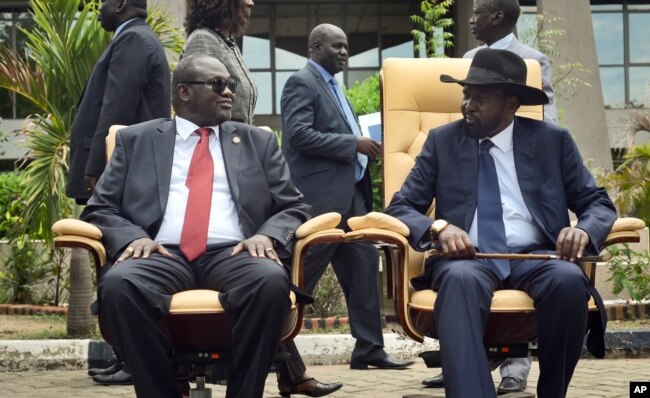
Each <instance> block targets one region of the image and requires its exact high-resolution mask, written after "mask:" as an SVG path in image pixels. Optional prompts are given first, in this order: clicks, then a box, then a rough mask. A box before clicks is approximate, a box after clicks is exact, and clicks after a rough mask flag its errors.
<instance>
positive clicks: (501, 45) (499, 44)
mask: <svg viewBox="0 0 650 398" xmlns="http://www.w3.org/2000/svg"><path fill="white" fill-rule="evenodd" d="M514 37H515V35H514V33H510V34H509V35H508V36H506V37H504V38H502V39H499V40H497V41H495V42H494V43H492V45H491V46H488V47H490V48H493V49H496V50H505V49H506V48H508V47H509V46H510V44H511V43H512V39H514Z"/></svg>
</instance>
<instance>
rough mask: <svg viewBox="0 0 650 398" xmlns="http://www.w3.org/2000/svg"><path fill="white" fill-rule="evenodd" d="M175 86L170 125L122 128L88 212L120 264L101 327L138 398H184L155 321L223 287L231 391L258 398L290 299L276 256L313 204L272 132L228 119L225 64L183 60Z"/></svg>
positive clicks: (108, 284)
mask: <svg viewBox="0 0 650 398" xmlns="http://www.w3.org/2000/svg"><path fill="white" fill-rule="evenodd" d="M172 85H173V87H174V92H173V99H172V101H173V105H174V110H175V111H176V117H175V119H156V120H152V121H149V122H145V123H141V124H137V125H134V126H131V127H128V128H125V129H122V130H120V133H119V134H118V136H117V139H116V146H115V152H114V154H113V156H112V158H111V160H110V162H109V163H108V165H107V167H106V170H105V172H104V173H103V174H102V176H101V178H100V179H99V182H98V184H97V186H96V187H95V192H94V194H93V196H92V197H91V198H90V200H89V201H88V205H87V206H86V209H85V210H84V212H83V214H82V219H83V220H85V221H88V222H90V223H92V224H94V225H96V226H97V227H99V229H100V230H101V231H102V233H103V237H102V241H103V243H104V246H105V247H106V253H107V256H108V258H109V260H110V261H111V262H112V263H113V264H112V268H110V269H109V270H108V272H106V274H105V275H104V276H103V278H102V280H101V283H100V285H99V288H98V301H99V304H100V311H101V318H100V322H101V326H102V330H103V331H104V332H105V334H106V336H107V338H108V340H110V342H111V343H113V345H114V347H115V349H116V350H117V352H118V353H119V354H120V355H121V356H122V357H123V358H124V360H125V361H126V363H127V364H128V365H129V367H130V369H131V371H132V374H133V382H134V384H135V391H136V394H137V395H138V397H160V398H167V397H169V398H171V397H174V398H177V397H178V396H179V395H180V394H179V391H178V389H177V384H176V377H175V374H174V370H173V367H172V362H171V358H170V357H169V353H170V351H171V349H170V347H169V343H168V338H166V335H165V332H164V330H163V329H162V327H161V326H160V323H159V320H160V319H161V318H163V317H164V316H165V314H166V313H167V311H168V309H169V304H170V301H171V296H172V295H173V294H175V293H177V292H180V291H184V290H189V289H196V288H202V289H213V290H218V291H220V292H221V294H220V300H221V302H222V303H223V306H224V307H225V308H227V310H228V311H230V312H231V313H232V314H233V319H234V320H235V321H234V329H233V335H236V336H238V338H237V340H236V341H235V342H234V343H233V344H234V346H233V361H234V363H233V367H232V374H231V375H230V377H229V380H228V389H227V394H226V396H227V397H261V396H262V392H263V390H264V381H265V379H266V376H267V374H268V371H269V368H270V366H271V362H272V360H273V358H274V355H275V353H276V350H277V346H278V343H279V342H280V338H281V333H282V327H283V324H284V321H285V319H286V316H287V315H288V313H289V309H290V304H291V303H290V301H289V289H290V283H289V277H288V273H287V272H286V271H285V269H284V268H283V267H282V265H281V263H280V258H285V257H288V256H290V254H291V251H292V248H293V242H294V240H293V236H294V232H295V230H296V228H297V227H298V226H299V225H300V224H301V223H303V222H304V221H306V220H307V219H308V217H309V211H310V207H309V205H307V204H306V203H305V202H304V201H303V198H302V195H301V194H300V192H299V191H298V190H297V189H296V188H295V186H294V185H293V183H292V182H291V179H290V175H289V168H288V167H287V165H286V163H285V161H284V159H283V157H282V153H281V152H280V149H279V148H278V144H277V140H276V138H275V136H274V135H273V134H269V133H268V132H266V131H264V130H261V129H258V128H255V127H253V126H250V125H246V124H242V123H235V122H228V120H229V119H230V116H231V111H232V104H233V101H234V98H235V94H234V92H235V89H236V84H235V83H234V82H233V81H232V80H231V79H230V75H229V74H228V72H227V70H226V67H225V66H224V65H223V64H222V63H221V62H219V61H218V60H216V59H214V58H210V57H207V56H188V57H185V58H183V59H182V60H181V61H180V62H179V63H178V65H177V67H176V69H175V70H174V74H173V80H172ZM206 187H207V189H206ZM251 192H254V193H255V194H254V195H250V193H251ZM246 193H249V194H248V195H247V194H246Z"/></svg>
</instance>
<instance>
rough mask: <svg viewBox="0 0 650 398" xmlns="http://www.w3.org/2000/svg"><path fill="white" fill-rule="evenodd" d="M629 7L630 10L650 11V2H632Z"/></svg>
mask: <svg viewBox="0 0 650 398" xmlns="http://www.w3.org/2000/svg"><path fill="white" fill-rule="evenodd" d="M627 9H628V10H630V11H650V4H630V5H628V6H627Z"/></svg>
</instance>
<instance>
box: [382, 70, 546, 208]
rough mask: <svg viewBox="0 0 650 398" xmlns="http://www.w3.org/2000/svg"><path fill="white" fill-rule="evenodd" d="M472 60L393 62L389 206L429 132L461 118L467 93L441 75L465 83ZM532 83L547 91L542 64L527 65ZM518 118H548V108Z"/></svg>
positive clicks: (385, 93)
mask: <svg viewBox="0 0 650 398" xmlns="http://www.w3.org/2000/svg"><path fill="white" fill-rule="evenodd" d="M470 63H471V59H464V58H389V59H387V60H386V61H384V64H383V66H382V70H381V101H382V104H381V115H382V126H383V147H384V157H383V169H384V170H383V175H384V192H383V193H384V207H385V206H388V204H389V203H390V200H391V199H392V197H393V194H394V193H395V192H396V191H398V190H399V189H400V187H401V186H402V184H403V183H404V180H405V179H406V176H407V175H408V173H409V172H410V171H411V169H412V168H413V165H414V164H415V158H416V157H417V155H418V154H419V153H420V151H421V150H422V145H423V144H424V141H425V140H426V137H427V135H428V134H429V130H430V129H432V128H434V127H438V126H442V125H444V124H447V123H449V122H452V121H454V120H457V119H460V118H461V116H462V115H461V113H460V102H461V99H462V98H463V89H462V87H461V86H460V85H458V84H454V83H442V82H441V81H440V75H441V74H447V75H450V76H453V77H455V78H457V79H464V78H465V76H467V71H468V70H469V66H470ZM526 65H527V66H528V81H527V84H528V85H530V86H533V87H537V88H542V73H541V68H540V65H539V63H538V62H537V61H535V60H526ZM517 115H519V116H524V117H529V118H532V119H538V120H543V119H544V107H543V106H541V105H538V106H522V107H521V108H520V109H519V111H518V112H517Z"/></svg>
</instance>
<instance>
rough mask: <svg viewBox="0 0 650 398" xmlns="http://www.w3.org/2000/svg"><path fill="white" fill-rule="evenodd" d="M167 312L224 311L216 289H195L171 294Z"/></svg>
mask: <svg viewBox="0 0 650 398" xmlns="http://www.w3.org/2000/svg"><path fill="white" fill-rule="evenodd" d="M289 298H290V299H291V309H294V308H295V307H296V295H295V294H294V293H293V292H289ZM169 313H170V314H172V315H180V314H219V313H225V310H224V308H223V305H222V304H221V301H220V300H219V292H218V291H216V290H206V289H196V290H186V291H184V292H178V293H176V294H174V295H173V296H172V302H171V305H170V306H169Z"/></svg>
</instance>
